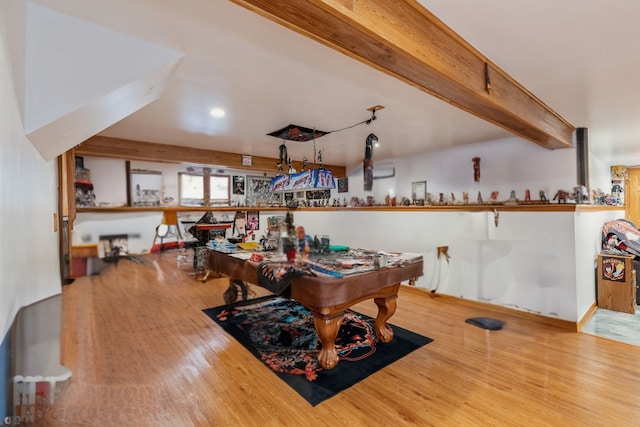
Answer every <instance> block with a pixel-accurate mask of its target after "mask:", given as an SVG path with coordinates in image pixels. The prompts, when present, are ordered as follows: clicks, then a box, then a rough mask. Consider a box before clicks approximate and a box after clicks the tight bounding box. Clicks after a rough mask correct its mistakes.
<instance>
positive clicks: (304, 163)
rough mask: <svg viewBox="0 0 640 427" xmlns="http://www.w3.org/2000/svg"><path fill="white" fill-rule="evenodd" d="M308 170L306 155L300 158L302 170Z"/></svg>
mask: <svg viewBox="0 0 640 427" xmlns="http://www.w3.org/2000/svg"><path fill="white" fill-rule="evenodd" d="M308 170H309V160H307V158H306V157H303V158H302V172H306V171H308Z"/></svg>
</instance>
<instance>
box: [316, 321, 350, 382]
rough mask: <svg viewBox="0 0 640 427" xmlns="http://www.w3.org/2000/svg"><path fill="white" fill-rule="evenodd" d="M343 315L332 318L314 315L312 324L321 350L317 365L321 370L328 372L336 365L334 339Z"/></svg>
mask: <svg viewBox="0 0 640 427" xmlns="http://www.w3.org/2000/svg"><path fill="white" fill-rule="evenodd" d="M343 317H344V313H340V314H339V315H337V316H336V315H334V316H332V317H324V316H322V315H320V314H316V313H314V315H313V323H314V324H315V327H316V332H317V334H318V339H319V340H320V342H321V343H322V348H321V349H320V353H319V354H318V363H319V364H320V366H322V368H323V369H326V370H330V369H333V368H335V367H336V365H337V364H338V351H337V350H336V345H335V342H336V337H337V336H338V331H339V330H340V325H342V319H343Z"/></svg>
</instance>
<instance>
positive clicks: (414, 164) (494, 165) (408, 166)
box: [347, 137, 577, 202]
mask: <svg viewBox="0 0 640 427" xmlns="http://www.w3.org/2000/svg"><path fill="white" fill-rule="evenodd" d="M476 156H477V157H480V158H481V161H480V172H481V173H480V182H474V181H473V162H472V161H471V159H472V158H473V157H476ZM388 164H393V165H395V170H396V176H395V177H394V178H391V179H377V180H374V181H373V191H371V192H365V191H363V180H362V168H355V169H353V170H349V171H347V173H348V175H349V194H348V195H347V197H348V198H350V197H351V196H357V197H366V196H367V195H373V196H374V197H375V199H376V201H377V202H384V197H385V196H386V195H387V194H389V190H390V189H393V191H394V192H395V195H396V197H397V199H398V201H399V200H400V199H401V198H402V197H403V196H405V197H408V198H411V183H412V182H414V181H427V192H429V193H431V194H432V195H433V196H434V197H436V198H437V197H438V193H440V192H442V193H444V194H445V195H446V196H447V197H448V196H449V195H450V193H451V192H454V193H455V196H456V199H457V200H460V199H461V198H462V192H463V191H466V192H468V193H469V197H470V200H471V201H472V202H474V201H476V200H477V195H478V191H481V192H482V197H483V199H484V201H487V200H489V196H490V193H491V192H492V191H499V199H500V200H507V199H508V198H509V193H510V192H511V190H515V191H516V195H517V197H518V198H519V199H524V191H525V190H526V189H529V190H530V191H531V198H532V199H538V192H539V191H540V190H543V191H544V192H545V194H546V196H547V197H549V198H552V197H553V196H554V195H555V193H556V191H557V190H558V189H563V190H567V191H570V190H572V189H573V187H574V186H576V183H577V170H576V152H575V149H572V148H569V149H563V150H555V151H551V150H548V149H546V148H542V147H539V146H537V145H535V144H533V143H531V142H528V141H524V140H522V139H520V138H516V137H513V138H507V139H502V140H498V141H490V142H483V143H478V144H471V145H466V146H462V147H455V148H450V149H446V150H441V151H437V152H433V153H425V154H419V155H416V156H411V157H406V158H398V159H393V160H388V161H384V162H382V161H381V162H379V163H378V162H376V161H375V153H374V169H375V168H376V167H380V166H382V165H388Z"/></svg>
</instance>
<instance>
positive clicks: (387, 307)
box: [373, 295, 397, 343]
mask: <svg viewBox="0 0 640 427" xmlns="http://www.w3.org/2000/svg"><path fill="white" fill-rule="evenodd" d="M396 299H397V295H394V296H392V297H387V298H374V301H375V303H376V305H377V306H378V316H377V317H376V323H375V324H374V327H373V330H374V331H375V332H376V336H377V337H378V339H379V340H380V341H381V342H383V343H388V342H391V340H392V339H393V329H391V328H390V327H389V326H387V320H389V318H391V316H393V313H395V312H396Z"/></svg>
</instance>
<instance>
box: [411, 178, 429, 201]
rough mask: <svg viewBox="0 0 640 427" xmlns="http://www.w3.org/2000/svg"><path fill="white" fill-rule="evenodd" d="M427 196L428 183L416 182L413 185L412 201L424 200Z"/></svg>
mask: <svg viewBox="0 0 640 427" xmlns="http://www.w3.org/2000/svg"><path fill="white" fill-rule="evenodd" d="M426 196H427V181H416V182H412V183H411V199H412V200H424V199H425V197H426Z"/></svg>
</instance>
